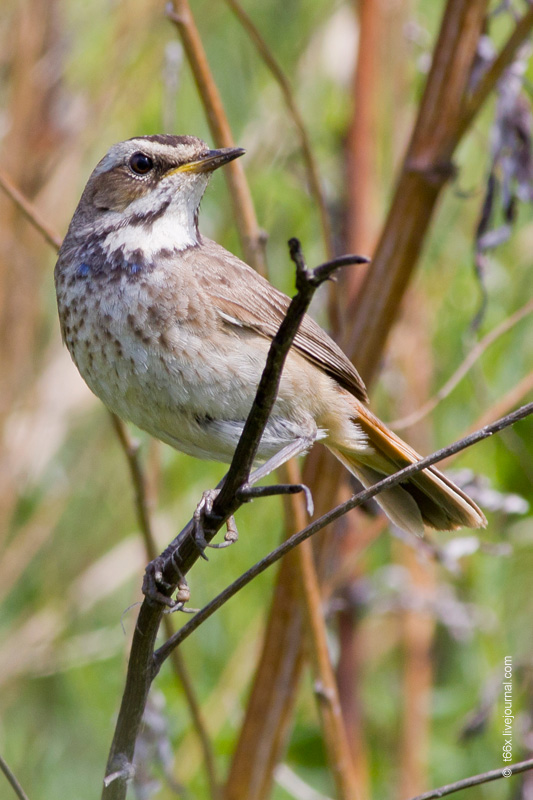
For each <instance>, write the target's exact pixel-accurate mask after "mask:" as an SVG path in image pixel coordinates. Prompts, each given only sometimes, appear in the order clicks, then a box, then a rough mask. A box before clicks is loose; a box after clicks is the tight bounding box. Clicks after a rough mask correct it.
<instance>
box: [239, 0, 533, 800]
mask: <svg viewBox="0 0 533 800" xmlns="http://www.w3.org/2000/svg"><path fill="white" fill-rule="evenodd" d="M487 7H488V3H487V0H448V3H447V5H446V9H445V12H444V16H443V21H442V25H441V31H440V34H439V39H438V43H437V46H436V49H435V55H434V59H433V67H432V70H431V72H430V75H429V77H428V81H427V84H426V89H425V92H424V98H423V101H422V104H421V107H420V110H419V115H418V119H417V123H416V125H415V129H414V132H413V136H412V140H411V145H410V147H409V150H408V153H407V156H406V159H405V161H404V165H403V169H402V171H401V175H400V179H399V181H398V184H397V188H396V191H395V193H394V197H393V201H392V205H391V209H390V211H389V214H388V217H387V220H386V223H385V225H384V229H383V232H382V235H381V238H380V243H379V245H378V249H377V252H376V255H375V259H374V260H373V263H372V266H371V268H370V269H369V272H368V276H367V279H366V281H365V283H364V286H363V289H362V292H361V294H360V295H359V297H358V303H357V310H355V309H353V314H354V316H355V326H354V329H353V330H352V331H351V334H350V336H349V337H348V338H349V341H348V346H347V347H346V348H345V349H347V351H348V353H350V354H356V355H357V358H356V361H357V367H358V369H359V370H360V372H361V373H362V375H363V378H364V379H365V380H366V381H367V382H371V381H372V379H373V377H374V376H375V374H376V371H377V366H378V364H379V362H380V358H381V354H382V352H383V349H384V346H385V342H386V338H387V335H388V333H389V330H390V328H391V327H392V324H393V322H394V320H395V319H396V316H397V313H398V309H399V307H400V304H401V301H402V299H403V296H404V294H405V291H406V289H407V287H408V285H409V281H410V278H411V277H412V273H413V270H414V268H415V266H416V264H417V260H418V256H419V255H420V252H421V249H422V245H423V242H424V239H425V236H426V233H427V230H428V226H429V223H430V220H431V217H432V213H433V210H434V208H435V204H436V202H437V199H438V198H439V196H440V194H441V191H442V189H443V188H444V186H445V185H446V183H447V181H448V180H449V178H450V177H451V175H452V174H453V169H452V166H451V157H452V154H453V151H454V149H455V147H456V146H457V144H458V143H459V141H460V139H461V137H462V136H463V135H464V133H465V132H466V131H467V129H468V127H469V125H470V124H471V122H472V120H473V118H474V116H475V114H476V113H477V111H478V110H479V108H480V107H481V105H482V103H483V101H484V100H485V99H486V97H487V96H488V95H489V93H490V91H492V89H493V88H494V87H495V85H496V83H497V81H498V80H499V78H500V77H501V75H502V74H503V71H504V69H505V68H506V66H507V65H508V64H509V63H510V62H511V61H512V58H513V56H514V54H515V53H516V50H517V49H518V47H520V45H521V44H522V43H523V41H524V39H525V38H526V36H527V35H528V33H529V32H530V31H531V29H532V27H533V10H530V11H528V12H526V13H525V14H524V17H523V18H522V20H520V21H519V22H518V23H517V26H516V28H515V31H514V32H513V34H512V35H511V37H510V38H509V40H508V42H507V44H506V45H505V46H504V47H503V49H502V51H501V54H500V56H498V58H497V59H496V60H495V62H494V64H493V65H492V67H491V69H489V71H488V73H487V74H486V75H485V77H484V79H483V80H482V82H481V84H480V85H479V86H478V88H477V90H476V91H475V92H474V93H473V94H472V95H471V96H470V97H469V96H468V90H469V79H470V75H471V67H472V64H473V62H474V58H475V55H476V51H477V45H478V41H479V37H480V34H481V32H482V30H483V27H484V23H485V18H486V12H487ZM331 461H332V460H331V459H328V458H327V454H325V453H324V452H323V451H321V450H320V449H318V448H317V449H315V450H314V451H313V453H311V455H310V456H309V457H308V459H307V462H306V466H305V469H304V481H305V483H306V484H307V485H309V486H310V488H311V491H312V492H313V497H314V499H315V507H316V509H317V512H318V513H320V512H322V511H324V509H325V508H326V507H327V504H328V503H330V502H331V498H332V497H334V496H335V492H336V490H337V487H338V485H339V483H340V482H341V470H340V468H339V467H338V466H336V465H333V464H332V463H331ZM326 465H327V466H326ZM293 579H294V574H292V575H291V573H290V571H289V567H288V566H287V567H285V565H282V567H281V570H280V573H279V577H278V582H277V587H276V590H275V594H274V603H275V601H276V598H277V597H278V592H279V591H281V584H282V582H283V583H285V582H286V581H287V580H289V581H290V580H293ZM285 594H287V590H286V583H285ZM286 601H287V602H289V603H290V605H288V606H286V607H285V612H286V614H285V617H284V618H285V620H287V623H286V625H285V627H283V626H280V625H275V624H274V620H273V617H275V616H276V615H277V614H278V613H279V611H278V607H277V606H276V605H275V604H273V605H271V610H270V614H269V623H268V625H267V631H266V635H265V640H264V643H263V649H262V654H261V660H260V663H259V666H258V671H257V675H256V679H255V680H254V684H253V687H252V693H251V696H250V700H249V706H248V708H249V709H252V708H253V710H254V711H253V714H252V713H247V715H246V717H245V721H244V724H243V727H242V729H241V733H240V738H239V742H238V745H237V749H236V751H235V755H234V759H233V763H232V767H231V771H230V775H229V779H228V784H227V786H226V794H225V798H226V800H242V798H246V799H247V800H266V798H267V797H268V794H269V791H270V786H271V780H272V777H271V776H272V773H271V765H272V763H275V762H276V759H279V758H281V757H282V753H283V750H284V746H285V741H286V738H287V736H288V726H289V720H288V719H287V711H286V708H283V709H280V710H279V713H278V724H277V725H276V724H274V722H275V721H274V720H273V713H274V712H273V711H272V709H273V708H275V706H274V703H275V702H276V700H279V691H280V688H279V685H278V676H279V675H281V674H283V675H286V676H288V677H287V682H286V685H285V686H284V693H285V695H286V697H288V698H291V704H292V702H293V698H294V695H295V694H296V692H297V686H298V683H299V679H300V676H301V666H302V664H303V661H302V648H303V639H301V641H300V647H296V646H295V640H294V636H293V635H291V634H292V633H293V632H294V627H293V626H295V625H296V623H295V620H297V619H298V615H299V613H300V609H299V601H298V597H297V592H296V591H293V592H291V593H290V594H289V596H288V597H286ZM289 627H291V631H289ZM297 629H298V630H299V631H300V635H301V636H302V633H303V626H301V625H300V626H299V627H297ZM274 632H275V636H274V635H273V634H274ZM263 661H264V662H265V663H268V664H269V669H263ZM289 681H290V685H289ZM267 712H268V715H269V726H268V728H265V729H264V730H263V731H262V736H261V742H260V744H261V747H260V748H259V742H258V741H257V738H256V737H257V733H258V732H257V726H256V724H254V722H253V720H252V716H256V715H257V716H258V717H259V718H263V717H264V716H265V715H266V714H267ZM244 742H246V744H244ZM254 742H255V747H254ZM259 753H260V757H259ZM245 754H246V756H245ZM245 758H246V761H245V760H244V759H245ZM250 758H253V759H254V762H251V761H250V760H249V759H250ZM243 775H248V776H250V778H253V782H252V781H251V782H250V783H249V784H248V785H247V786H245V785H244V781H243V779H242V776H243ZM237 776H240V778H239V780H238V779H237Z"/></svg>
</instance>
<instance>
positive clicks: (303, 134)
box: [226, 0, 359, 259]
mask: <svg viewBox="0 0 533 800" xmlns="http://www.w3.org/2000/svg"><path fill="white" fill-rule="evenodd" d="M226 3H227V5H228V6H229V7H230V8H231V10H232V11H233V13H234V14H235V16H236V17H237V19H238V20H239V22H240V23H241V25H242V26H243V28H244V29H245V31H246V32H247V33H248V35H249V37H250V39H251V40H252V41H253V43H254V44H255V46H256V48H257V52H258V53H259V55H260V56H261V58H262V59H263V61H264V62H265V64H266V66H267V67H268V69H269V70H270V72H271V73H272V77H273V78H274V80H275V81H276V83H277V84H278V86H279V87H280V89H281V93H282V95H283V99H284V100H285V105H286V106H287V110H288V112H289V114H290V116H291V117H292V120H293V122H294V125H295V127H296V130H297V132H298V136H299V138H300V147H301V149H302V155H303V159H304V162H305V167H306V171H307V180H308V183H309V188H310V191H311V194H312V196H313V198H314V200H315V202H316V204H317V207H318V212H319V215H320V224H321V227H322V238H323V240H324V249H325V251H326V258H328V259H331V258H333V254H334V253H333V240H332V235H331V224H330V221H329V213H328V209H327V204H326V198H325V196H324V192H323V189H322V184H321V181H320V174H319V170H318V165H317V163H316V159H315V157H314V154H313V148H312V146H311V138H310V136H309V133H308V131H307V128H306V126H305V122H304V120H303V117H302V115H301V113H300V109H299V108H298V105H297V103H296V99H295V97H294V92H293V90H292V87H291V84H290V81H289V79H288V78H287V75H286V74H285V72H284V71H283V69H282V68H281V66H280V65H279V64H278V62H277V61H276V59H275V57H274V55H273V53H272V51H271V49H270V48H269V47H268V45H267V43H266V42H265V40H264V39H263V37H262V36H261V33H260V32H259V30H258V28H257V27H256V26H255V25H254V23H253V21H252V18H251V17H250V16H249V15H248V14H247V13H246V11H245V10H244V8H243V7H242V6H241V4H240V3H239V2H237V0H226ZM346 252H348V253H352V252H353V253H357V252H359V250H350V248H348V249H347V251H346Z"/></svg>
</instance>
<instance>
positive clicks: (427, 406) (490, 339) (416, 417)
mask: <svg viewBox="0 0 533 800" xmlns="http://www.w3.org/2000/svg"><path fill="white" fill-rule="evenodd" d="M532 312H533V300H530V301H529V302H528V303H526V304H525V305H524V306H522V308H519V309H518V311H515V313H514V314H511V316H510V317H507V318H506V319H504V320H503V322H501V323H500V324H499V325H497V326H496V327H495V328H494V330H492V331H489V333H487V335H486V336H484V337H483V338H482V339H481V340H480V341H479V342H477V343H476V344H475V345H474V347H473V348H472V349H471V350H470V352H469V353H468V355H467V356H466V358H465V359H464V360H463V362H462V363H461V364H460V365H459V367H458V368H457V369H456V370H455V372H454V373H453V375H452V376H451V377H450V378H448V380H447V381H446V383H445V384H444V386H442V387H441V388H440V389H439V391H438V392H436V394H435V395H433V397H431V398H430V399H429V400H428V401H427V402H426V403H424V404H423V405H422V406H420V408H418V409H417V410H416V411H413V412H412V413H411V414H409V415H408V416H406V417H402V418H401V419H395V420H393V421H392V422H388V423H387V424H388V425H389V426H390V427H391V428H394V429H395V430H397V431H401V430H404V429H405V428H410V427H412V426H413V425H415V424H416V423H418V422H420V421H421V420H422V419H424V417H427V415H428V414H431V412H432V411H433V410H434V409H435V408H436V407H437V406H438V405H439V403H440V402H441V401H442V400H444V399H445V398H446V397H448V395H449V394H451V392H452V391H453V390H454V389H455V387H456V386H457V385H458V384H459V383H460V381H461V380H462V379H463V378H464V376H465V375H466V374H467V373H468V372H469V370H470V369H472V367H473V366H474V364H475V363H476V361H478V360H479V359H480V358H481V356H482V355H483V353H484V352H485V350H486V349H487V348H488V347H490V345H491V344H493V343H494V342H495V341H496V340H497V339H499V337H500V336H503V334H504V333H507V331H509V330H510V329H511V328H512V327H514V326H515V325H516V324H517V323H518V322H520V321H521V320H522V319H524V317H526V316H527V315H528V314H531V313H532ZM491 418H492V417H491Z"/></svg>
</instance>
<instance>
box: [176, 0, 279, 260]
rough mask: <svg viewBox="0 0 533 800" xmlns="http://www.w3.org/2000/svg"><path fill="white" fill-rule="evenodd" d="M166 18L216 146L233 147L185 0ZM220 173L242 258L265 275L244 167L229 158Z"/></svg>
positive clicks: (262, 238) (260, 234)
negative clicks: (180, 45)
mask: <svg viewBox="0 0 533 800" xmlns="http://www.w3.org/2000/svg"><path fill="white" fill-rule="evenodd" d="M167 17H168V18H169V19H170V21H171V22H173V23H174V25H175V26H176V28H177V29H178V32H179V34H180V36H181V41H182V43H183V47H184V49H185V53H186V55H187V59H188V61H189V64H190V67H191V70H192V73H193V76H194V80H195V82H196V87H197V89H198V94H199V95H200V98H201V100H202V103H203V106H204V109H205V113H206V116H207V123H208V125H209V128H210V130H211V133H212V135H213V138H214V140H215V143H216V145H217V147H233V146H234V144H235V143H234V141H233V135H232V133H231V128H230V125H229V122H228V118H227V116H226V112H225V110H224V106H223V104H222V100H221V97H220V94H219V91H218V89H217V86H216V83H215V80H214V78H213V75H212V73H211V70H210V68H209V63H208V61H207V55H206V53H205V50H204V46H203V44H202V40H201V38H200V34H199V32H198V28H197V27H196V23H195V21H194V17H193V14H192V11H191V8H190V6H189V3H188V0H172V1H171V2H170V3H169V6H168V8H167ZM224 175H225V177H226V180H227V183H228V188H229V192H230V196H231V200H232V203H233V209H234V217H235V224H236V225H237V229H238V231H239V237H240V239H241V243H242V248H243V252H244V260H245V261H247V262H248V264H250V266H252V267H253V268H254V269H256V270H257V271H258V272H259V273H261V275H265V273H266V260H265V252H264V244H265V235H264V233H263V232H262V231H261V230H260V229H259V226H258V224H257V217H256V214H255V209H254V204H253V201H252V197H251V195H250V189H249V188H248V184H247V183H246V178H245V176H244V168H243V166H242V164H240V163H239V162H238V161H232V162H231V164H228V165H227V167H226V169H225V171H224Z"/></svg>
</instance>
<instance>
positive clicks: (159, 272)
mask: <svg viewBox="0 0 533 800" xmlns="http://www.w3.org/2000/svg"><path fill="white" fill-rule="evenodd" d="M243 152H244V151H243V150H242V149H240V148H225V149H221V150H210V149H209V148H208V146H207V145H206V144H205V142H203V141H201V140H200V139H197V138H195V137H192V136H168V135H158V136H142V137H138V138H135V139H130V140H129V141H126V142H120V143H119V144H116V145H114V146H113V147H111V149H110V150H109V152H108V153H107V155H106V156H105V157H104V158H103V159H102V160H101V161H100V163H99V164H98V166H97V167H96V169H95V170H94V172H93V173H92V175H91V177H90V178H89V181H88V183H87V186H86V187H85V190H84V192H83V195H82V197H81V200H80V202H79V205H78V208H77V209H76V212H75V214H74V217H73V218H72V222H71V224H70V227H69V230H68V233H67V235H66V237H65V240H64V242H63V246H62V247H61V250H60V253H59V260H58V262H57V265H56V269H55V279H56V289H57V302H58V307H59V317H60V321H61V330H62V334H63V338H64V341H65V342H66V345H67V347H68V349H69V351H70V353H71V355H72V358H73V359H74V362H75V363H76V365H77V367H78V369H79V371H80V373H81V375H82V376H83V378H84V379H85V381H86V382H87V384H88V385H89V387H90V388H91V389H92V391H93V392H94V393H95V394H96V395H98V397H100V398H101V400H102V401H103V402H104V403H105V405H106V406H107V407H108V408H109V409H110V410H111V411H113V412H115V414H118V415H119V416H120V417H122V419H125V420H129V421H131V422H134V423H135V424H136V425H138V426H139V427H140V428H143V429H144V430H146V431H148V432H149V433H150V434H152V436H155V437H156V438H157V439H161V440H162V441H164V442H166V443H167V444H170V445H172V447H175V448H176V449H178V450H181V451H183V452H185V453H189V454H190V455H193V456H197V457H199V458H206V459H215V460H217V461H224V462H229V461H230V460H231V457H232V455H233V452H234V450H235V447H236V445H237V442H238V440H239V437H240V435H241V432H242V429H243V426H244V422H245V420H246V417H247V415H248V412H249V410H250V407H251V404H252V402H253V398H254V396H255V392H256V388H257V385H258V382H259V379H260V376H261V373H262V370H263V367H264V365H265V360H266V355H267V351H268V348H269V344H270V340H271V339H272V337H273V336H274V335H275V333H276V331H277V329H278V327H279V325H280V323H281V320H282V319H283V316H284V314H285V312H286V309H287V306H288V303H289V299H288V298H287V297H286V296H285V295H284V294H282V293H281V292H279V291H278V290H277V289H275V288H274V287H273V286H271V285H270V284H269V283H268V282H267V281H266V280H264V279H263V278H262V277H260V276H259V275H258V274H257V273H256V272H255V271H254V270H253V269H251V268H250V267H249V266H248V265H247V264H245V263H243V262H242V261H240V260H239V259H238V258H237V257H236V256H234V255H232V254H231V253H229V252H228V251H227V250H224V248H222V247H220V245H218V244H216V243H215V242H213V241H210V240H209V239H206V238H205V237H203V236H201V235H200V233H199V230H198V209H199V206H200V201H201V199H202V195H203V194H204V191H205V189H206V187H207V184H208V181H209V177H210V175H211V173H212V172H213V171H214V170H215V169H217V168H218V167H220V166H222V165H223V164H227V163H228V162H229V161H231V160H232V159H234V158H237V157H238V156H241V155H242V154H243ZM366 404H367V394H366V390H365V387H364V384H363V382H362V380H361V378H360V377H359V375H358V373H357V371H356V370H355V368H354V367H353V366H352V364H351V362H350V361H349V360H348V358H346V356H345V355H344V353H343V352H342V351H341V350H340V349H339V347H338V346H337V345H336V344H335V343H334V342H333V341H332V340H331V339H330V338H329V336H328V335H327V334H326V333H324V331H323V330H322V329H321V328H320V327H319V326H318V325H317V324H316V323H315V322H314V321H313V320H312V319H311V318H310V317H305V318H304V320H303V323H302V325H301V327H300V330H299V332H298V334H297V336H296V339H295V341H294V345H293V347H292V348H291V350H290V352H289V356H288V358H287V361H286V364H285V368H284V371H283V375H282V378H281V383H280V387H279V393H278V397H277V400H276V403H275V406H274V409H273V411H272V414H271V417H270V419H269V422H268V424H267V426H266V429H265V432H264V435H263V437H262V440H261V443H260V447H259V453H258V459H259V460H260V461H268V466H269V468H270V467H272V468H274V466H276V465H279V464H280V463H282V462H283V461H285V460H287V459H288V458H289V457H291V456H294V455H297V454H298V453H302V452H304V451H305V450H308V449H309V448H310V447H311V445H312V444H313V443H314V442H315V441H317V440H320V441H321V442H322V443H323V444H325V445H326V447H328V448H329V449H330V450H331V452H332V453H333V454H334V455H335V456H336V457H337V458H338V459H340V461H342V463H343V464H344V465H345V466H346V467H347V469H349V470H350V472H352V473H353V474H354V475H355V476H356V477H357V478H359V480H360V481H361V482H362V483H363V484H364V485H365V486H369V485H371V484H373V483H375V482H376V481H378V480H379V479H380V478H382V477H383V476H385V475H388V474H390V473H392V472H395V471H396V470H398V469H399V468H401V467H404V466H406V465H408V464H410V463H411V462H413V461H414V460H417V459H418V458H419V456H418V455H417V454H416V453H415V451H414V450H412V449H411V448H410V447H409V445H407V444H405V442H403V441H402V440H401V439H399V438H398V436H396V435H395V434H394V433H392V432H391V431H390V430H388V429H387V428H386V427H385V425H384V424H383V423H382V422H380V420H378V419H377V418H376V417H375V416H374V415H373V414H372V413H371V412H370V411H369V409H368V407H367V405H366ZM377 501H378V503H380V505H381V506H382V507H383V509H384V511H385V513H386V514H387V515H388V516H389V517H390V519H391V520H392V521H393V522H394V523H395V524H396V525H398V526H399V527H400V528H403V529H404V530H406V531H411V532H413V533H416V534H420V533H422V531H423V526H424V525H429V526H431V527H433V528H437V529H439V530H453V529H455V528H459V527H461V526H466V527H470V528H477V527H481V526H483V525H485V524H486V520H485V517H484V515H483V513H482V512H481V511H480V509H479V508H478V507H477V506H476V504H475V503H474V502H473V501H472V500H471V499H470V498H469V497H468V496H467V495H466V494H464V493H463V492H462V491H461V490H460V489H459V488H458V487H457V486H455V485H454V484H453V483H452V482H451V481H450V480H449V479H448V478H446V477H445V476H444V475H443V474H442V473H440V472H439V471H438V470H436V469H435V468H434V467H430V468H429V469H426V470H424V471H423V472H419V473H417V474H416V475H414V476H413V477H412V478H411V479H410V480H409V481H408V482H406V483H405V484H403V485H402V486H400V487H397V488H394V489H391V490H389V491H386V492H383V493H382V494H380V495H378V497H377Z"/></svg>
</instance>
